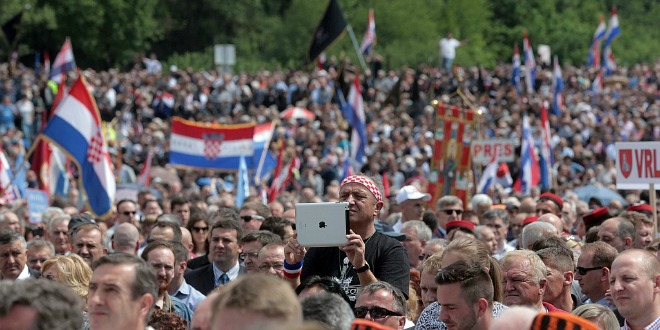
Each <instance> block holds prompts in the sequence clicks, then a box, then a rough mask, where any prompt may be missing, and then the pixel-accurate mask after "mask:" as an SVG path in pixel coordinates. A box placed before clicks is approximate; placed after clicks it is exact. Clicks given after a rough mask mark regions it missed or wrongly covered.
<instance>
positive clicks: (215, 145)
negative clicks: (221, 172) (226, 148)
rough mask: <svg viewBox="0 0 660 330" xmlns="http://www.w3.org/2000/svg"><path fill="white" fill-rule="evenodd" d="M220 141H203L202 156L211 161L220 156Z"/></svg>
mask: <svg viewBox="0 0 660 330" xmlns="http://www.w3.org/2000/svg"><path fill="white" fill-rule="evenodd" d="M221 146H222V140H220V139H204V156H206V158H208V159H210V160H213V159H215V158H217V157H218V155H219V154H220V150H221Z"/></svg>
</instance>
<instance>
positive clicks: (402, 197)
mask: <svg viewBox="0 0 660 330" xmlns="http://www.w3.org/2000/svg"><path fill="white" fill-rule="evenodd" d="M409 199H423V200H424V201H425V202H428V201H429V200H431V195H430V194H426V193H423V192H420V191H419V189H417V187H415V186H403V187H401V189H400V190H399V193H397V194H396V202H397V203H398V204H401V203H403V202H405V201H407V200H409Z"/></svg>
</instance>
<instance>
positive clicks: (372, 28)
mask: <svg viewBox="0 0 660 330" xmlns="http://www.w3.org/2000/svg"><path fill="white" fill-rule="evenodd" d="M375 44H376V20H375V19H374V9H373V8H371V9H369V25H368V26H367V30H366V31H364V37H363V38H362V45H360V50H361V51H362V53H363V54H364V55H369V52H370V51H371V48H372V47H373V46H374V45H375Z"/></svg>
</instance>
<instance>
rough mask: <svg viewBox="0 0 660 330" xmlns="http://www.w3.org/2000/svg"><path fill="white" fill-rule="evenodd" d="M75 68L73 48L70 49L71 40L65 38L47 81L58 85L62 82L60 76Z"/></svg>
mask: <svg viewBox="0 0 660 330" xmlns="http://www.w3.org/2000/svg"><path fill="white" fill-rule="evenodd" d="M75 68H76V60H75V59H74V58H73V48H72V47H71V40H69V38H66V40H65V41H64V45H62V49H60V52H59V53H57V57H55V62H53V67H52V68H51V69H50V76H48V79H49V80H52V81H54V82H56V83H59V82H60V80H62V75H66V74H67V73H68V72H69V71H73V70H75Z"/></svg>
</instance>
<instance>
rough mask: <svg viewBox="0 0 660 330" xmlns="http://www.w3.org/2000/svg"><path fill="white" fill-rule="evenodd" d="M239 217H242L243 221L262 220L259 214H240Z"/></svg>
mask: <svg viewBox="0 0 660 330" xmlns="http://www.w3.org/2000/svg"><path fill="white" fill-rule="evenodd" d="M241 219H243V221H245V222H250V221H252V220H253V219H254V220H263V219H264V217H262V216H259V215H244V216H241Z"/></svg>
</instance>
